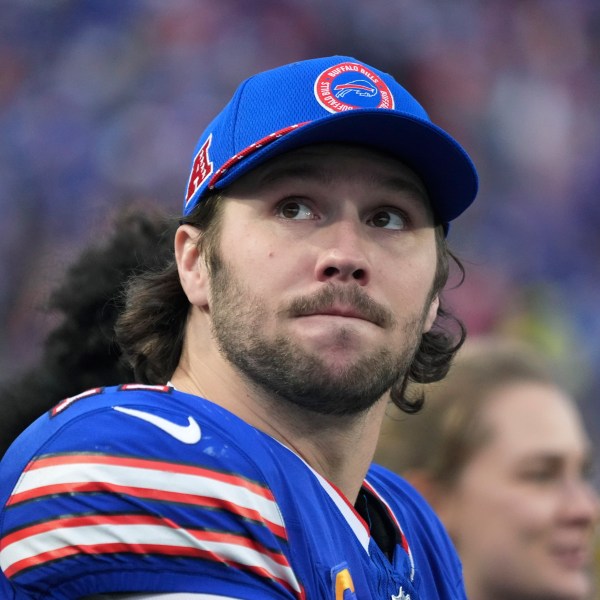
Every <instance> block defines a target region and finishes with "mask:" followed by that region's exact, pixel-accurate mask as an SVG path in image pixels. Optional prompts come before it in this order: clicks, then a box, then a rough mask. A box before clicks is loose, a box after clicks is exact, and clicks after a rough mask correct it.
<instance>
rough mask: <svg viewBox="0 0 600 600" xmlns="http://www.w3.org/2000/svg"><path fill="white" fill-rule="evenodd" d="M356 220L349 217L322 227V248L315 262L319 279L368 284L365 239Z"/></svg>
mask: <svg viewBox="0 0 600 600" xmlns="http://www.w3.org/2000/svg"><path fill="white" fill-rule="evenodd" d="M362 227H364V225H362V224H361V223H359V222H353V221H351V220H350V219H348V220H343V221H340V222H336V223H332V224H331V225H328V226H326V227H324V228H323V231H322V232H321V236H322V240H320V245H321V247H322V250H321V252H320V254H319V258H318V260H317V264H316V267H315V269H316V278H317V279H318V280H319V281H323V282H325V281H335V280H337V281H341V282H348V281H355V282H357V283H358V284H360V285H367V283H368V282H369V278H370V276H371V269H370V267H369V263H368V259H367V256H366V254H365V252H366V243H367V241H366V239H365V237H364V233H363V232H362V231H361V228H362Z"/></svg>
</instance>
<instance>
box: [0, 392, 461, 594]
mask: <svg viewBox="0 0 600 600" xmlns="http://www.w3.org/2000/svg"><path fill="white" fill-rule="evenodd" d="M361 499H362V501H364V503H365V506H366V509H365V510H362V511H357V510H356V509H355V508H354V507H353V506H352V505H350V503H349V502H348V501H347V500H346V499H345V498H344V496H343V495H342V494H341V493H340V492H339V491H338V490H337V489H336V488H335V487H334V486H333V485H332V484H331V483H330V482H328V481H327V480H326V479H324V478H323V477H322V476H320V475H319V474H318V473H317V472H316V471H314V470H313V469H312V468H311V467H310V466H309V465H308V464H307V463H306V462H304V461H303V460H302V459H301V458H300V457H299V456H298V455H296V454H295V453H294V452H292V451H291V450H289V449H288V448H286V447H285V446H283V445H282V444H281V443H279V442H278V441H277V440H275V439H273V438H272V437H270V436H268V435H266V434H265V433H263V432H261V431H259V430H257V429H255V428H254V427H252V426H250V425H249V424H247V423H246V422H244V421H242V420H241V419H239V418H238V417H236V416H235V415H233V414H232V413H230V412H229V411H227V410H225V409H223V408H222V407H220V406H217V405H215V404H214V403H212V402H209V401H207V400H205V399H203V398H200V397H197V396H193V395H190V394H184V393H182V392H179V391H177V390H175V389H173V388H172V387H169V386H143V385H137V384H135V385H124V386H119V387H111V388H97V389H93V390H89V391H87V392H85V393H83V394H80V395H78V396H75V397H73V398H68V399H66V400H64V401H63V402H61V403H59V404H58V405H57V406H56V407H54V408H53V409H52V410H51V411H49V413H47V414H46V415H44V416H42V417H41V418H39V419H38V420H37V421H36V422H35V423H34V424H33V425H31V426H30V427H29V428H28V430H27V432H26V433H25V434H23V435H21V436H20V437H19V438H18V440H17V441H16V442H15V443H14V444H13V445H12V446H11V448H10V449H9V451H8V452H7V453H6V455H5V456H4V458H3V460H2V462H1V463H0V506H2V513H1V517H0V567H1V569H2V572H3V574H4V577H5V580H4V581H2V582H1V583H0V590H1V589H2V588H3V586H4V587H6V588H7V590H8V591H7V593H6V595H7V597H8V598H11V600H12V598H13V597H14V599H15V600H24V599H26V598H54V599H61V600H66V599H69V600H70V599H75V598H83V597H86V596H91V595H94V594H101V593H116V592H155V593H160V592H163V593H166V592H179V593H184V592H188V593H196V594H206V595H211V594H212V595H217V596H219V597H222V598H223V599H224V600H225V599H227V598H235V599H243V600H255V599H262V600H264V599H267V598H273V599H275V598H281V599H284V598H285V599H290V600H291V599H294V600H303V599H306V600H321V599H323V600H390V599H398V600H418V599H421V600H435V599H449V600H455V599H464V598H465V594H464V588H463V581H462V575H461V568H460V563H459V560H458V558H457V555H456V552H455V550H454V548H453V546H452V544H451V542H450V541H449V539H448V536H447V535H446V533H445V531H444V529H443V527H442V525H441V524H440V522H439V520H438V519H437V517H436V516H435V515H434V514H433V512H432V511H431V509H430V508H429V507H428V506H427V504H426V503H425V502H424V501H423V499H422V498H421V497H420V496H419V495H418V494H417V493H416V491H415V490H414V489H413V488H411V487H410V486H409V485H408V484H407V483H405V482H404V481H403V480H402V479H401V478H399V477H397V476H396V475H394V474H392V473H391V472H389V471H387V470H385V469H383V468H381V467H377V466H373V467H372V468H371V469H370V471H369V473H368V475H367V478H366V480H365V481H364V484H363V488H362V491H361ZM375 513H377V514H378V515H379V517H378V521H379V522H380V523H384V525H385V528H386V529H387V538H388V541H389V543H388V544H386V546H387V548H384V549H382V548H380V545H379V544H378V543H376V542H375V540H374V535H372V532H373V526H374V523H375ZM361 515H363V516H361ZM371 516H372V517H373V518H371ZM390 540H391V541H390Z"/></svg>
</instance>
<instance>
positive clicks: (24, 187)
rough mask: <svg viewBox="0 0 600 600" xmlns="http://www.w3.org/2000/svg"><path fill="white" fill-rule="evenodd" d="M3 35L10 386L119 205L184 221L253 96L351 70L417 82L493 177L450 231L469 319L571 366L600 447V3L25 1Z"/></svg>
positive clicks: (568, 372) (1, 237)
mask: <svg viewBox="0 0 600 600" xmlns="http://www.w3.org/2000/svg"><path fill="white" fill-rule="evenodd" d="M0 32H1V33H0V130H1V131H2V135H1V136H0V202H1V205H2V219H0V331H2V335H1V336H0V378H2V379H6V378H8V377H11V376H13V375H14V374H16V373H18V372H19V371H20V370H22V369H23V368H25V367H26V366H27V365H29V364H31V363H32V362H33V361H35V359H36V356H37V355H38V352H39V344H40V341H41V339H42V338H43V335H44V333H45V331H47V330H48V328H49V326H50V324H51V320H52V316H51V315H47V314H45V313H44V312H43V310H41V309H42V308H43V305H44V301H45V299H46V297H47V294H48V291H49V290H50V289H51V288H52V286H53V285H54V284H55V283H56V282H57V281H58V280H59V279H60V277H61V276H62V273H63V271H64V269H65V267H66V266H67V265H68V264H69V263H70V262H71V260H73V258H74V257H75V256H77V255H78V253H79V252H80V250H81V249H82V248H83V247H85V246H86V244H88V243H89V242H90V241H92V240H94V239H96V238H97V237H99V236H102V235H104V233H106V229H107V228H108V227H109V226H110V220H111V214H112V212H113V211H114V210H115V209H116V208H117V207H118V206H120V205H122V204H123V203H126V202H128V201H130V200H132V199H134V200H137V201H139V200H140V199H142V200H144V201H147V202H148V203H149V204H152V205H156V204H160V205H162V206H163V207H164V208H165V209H166V210H167V211H169V212H171V213H173V214H177V213H178V211H179V210H180V206H181V203H182V200H183V193H184V188H185V184H186V180H187V176H188V167H189V164H190V160H191V153H192V150H193V147H194V144H195V142H196V139H197V136H198V135H199V133H200V132H201V130H202V129H203V128H204V127H205V125H206V124H207V122H208V121H209V119H210V118H212V116H213V115H214V114H215V112H216V111H217V109H218V107H219V106H221V105H222V104H223V103H224V102H225V101H226V100H227V99H228V98H229V96H230V95H231V93H232V92H233V89H234V88H235V86H236V85H237V84H238V83H239V81H240V80H242V79H243V78H245V77H246V76H248V75H250V74H252V73H254V72H256V71H259V70H263V69H267V68H271V67H274V66H277V65H279V64H281V63H284V62H290V61H293V60H295V59H303V58H308V57H312V56H318V55H328V54H348V55H351V56H355V57H357V58H360V59H362V60H364V61H367V62H369V63H371V64H374V65H377V66H378V67H380V68H382V69H383V70H386V71H388V72H390V73H392V74H394V75H395V76H396V78H397V79H398V80H399V81H401V82H403V83H405V84H406V86H407V87H408V88H409V89H410V90H411V91H412V92H413V93H414V94H415V95H416V96H417V98H419V99H420V100H421V101H422V103H423V104H424V106H425V107H426V109H427V110H428V111H429V113H430V115H431V116H432V118H433V120H434V121H436V122H439V124H440V125H442V126H443V127H445V128H446V129H448V130H449V131H450V132H451V133H452V134H453V135H454V136H456V137H457V138H458V139H459V140H460V141H461V143H462V144H463V145H464V146H465V147H466V148H467V149H468V151H469V152H470V153H471V155H472V157H473V158H474V160H475V163H476V165H477V167H478V169H479V172H480V177H481V190H480V194H479V199H478V202H476V205H474V207H473V208H472V209H471V210H470V212H469V211H468V212H467V214H466V216H464V217H463V218H462V220H459V222H458V223H457V224H456V225H453V227H452V229H451V231H450V238H449V239H450V243H451V245H452V247H453V248H454V249H455V251H456V253H457V254H458V255H459V256H460V257H461V258H462V259H463V260H464V261H465V263H466V266H467V281H466V283H465V284H464V285H463V286H461V287H460V288H458V289H456V290H454V291H452V292H450V293H449V295H448V297H449V299H450V301H451V304H453V306H454V308H455V310H456V311H457V312H458V313H459V314H460V316H461V317H462V318H463V319H464V321H465V322H466V324H467V326H468V328H469V329H470V332H471V333H472V334H477V333H489V332H506V333H507V334H510V335H515V336H517V337H521V338H525V339H527V340H529V341H532V342H534V343H536V344H537V345H538V346H539V347H540V348H541V349H542V350H543V351H544V352H545V353H546V354H548V355H549V356H550V357H551V358H552V359H554V360H555V361H556V364H557V368H561V369H562V370H563V372H564V376H565V379H566V383H567V384H568V385H569V386H570V387H571V389H572V390H573V392H574V393H575V394H576V395H577V396H578V397H579V398H581V399H582V402H583V410H584V412H586V413H587V414H588V415H590V417H593V418H590V419H589V423H590V427H591V428H592V434H593V435H594V437H595V438H596V439H597V440H600V428H598V426H597V425H595V423H597V422H599V421H600V419H598V416H600V407H599V406H598V403H597V402H595V397H596V393H597V390H600V375H599V372H600V369H599V368H598V367H599V366H600V311H599V310H598V305H599V303H600V202H599V194H600V193H599V191H598V190H599V189H600V168H599V167H600V108H599V107H600V4H599V3H598V2H597V1H596V0H486V1H481V0H452V1H444V0H252V1H248V0H169V1H168V2H167V1H165V0H119V1H118V2H110V1H107V0H5V2H3V3H2V19H1V20H0ZM594 427H596V429H594Z"/></svg>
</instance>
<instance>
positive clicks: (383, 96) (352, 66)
mask: <svg viewBox="0 0 600 600" xmlns="http://www.w3.org/2000/svg"><path fill="white" fill-rule="evenodd" d="M315 97H316V98H317V100H318V102H319V104H320V105H321V106H322V107H323V108H324V109H325V110H328V111H329V112H332V113H333V112H343V111H345V110H353V109H355V108H390V109H391V108H394V97H393V96H392V93H391V92H390V88H389V87H388V86H387V84H386V83H385V82H384V81H383V79H382V78H381V77H380V76H379V75H377V74H375V73H374V72H373V71H372V70H371V69H369V68H368V67H366V66H364V65H361V64H359V63H352V62H344V63H340V64H337V65H334V66H333V67H330V68H329V69H326V70H325V71H323V72H322V73H321V74H320V75H319V76H318V77H317V79H316V81H315Z"/></svg>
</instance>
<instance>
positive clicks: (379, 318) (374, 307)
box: [286, 285, 395, 328]
mask: <svg viewBox="0 0 600 600" xmlns="http://www.w3.org/2000/svg"><path fill="white" fill-rule="evenodd" d="M286 312H287V314H289V315H291V316H292V317H310V316H329V317H343V318H347V319H349V318H352V319H359V320H361V321H367V322H369V323H373V324H374V325H377V326H378V327H383V328H391V327H393V326H394V325H395V319H394V315H393V314H392V313H391V311H389V310H388V309H386V308H385V307H384V306H383V305H381V304H379V303H377V302H375V301H374V300H373V299H372V298H370V297H369V296H368V295H367V293H366V292H365V291H364V290H362V289H360V288H359V287H357V286H353V287H338V286H333V285H326V286H325V287H323V288H321V289H320V290H319V291H318V292H316V293H314V294H311V295H310V296H302V297H298V298H295V299H294V300H293V301H291V302H290V304H289V306H288V307H287V310H286Z"/></svg>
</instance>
